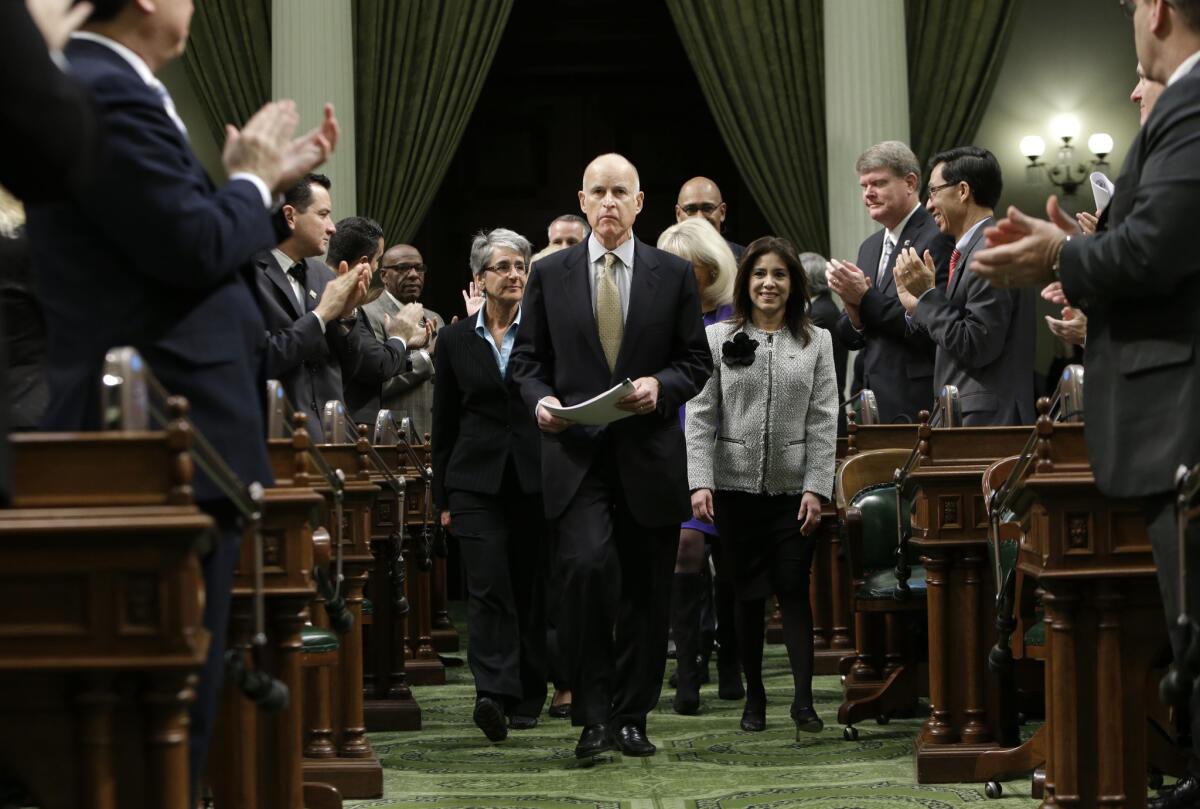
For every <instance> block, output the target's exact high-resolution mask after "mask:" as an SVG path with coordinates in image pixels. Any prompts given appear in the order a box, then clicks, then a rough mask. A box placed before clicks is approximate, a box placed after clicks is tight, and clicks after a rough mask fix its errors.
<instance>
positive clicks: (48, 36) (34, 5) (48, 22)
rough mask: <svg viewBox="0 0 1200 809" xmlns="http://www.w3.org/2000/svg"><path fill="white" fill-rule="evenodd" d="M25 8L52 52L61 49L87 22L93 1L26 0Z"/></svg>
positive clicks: (47, 47)
mask: <svg viewBox="0 0 1200 809" xmlns="http://www.w3.org/2000/svg"><path fill="white" fill-rule="evenodd" d="M25 8H26V9H28V10H29V16H30V17H32V18H33V24H34V25H36V26H37V29H38V31H40V32H41V34H42V39H44V40H46V49H47V50H49V51H50V52H51V53H57V52H58V51H61V50H62V49H63V46H64V45H66V44H67V39H68V38H69V37H70V36H71V32H73V31H74V30H75V29H76V28H78V27H79V26H81V25H83V24H84V23H85V22H87V18H88V16H90V15H91V13H92V4H91V3H79V4H77V5H75V6H72V5H71V0H25Z"/></svg>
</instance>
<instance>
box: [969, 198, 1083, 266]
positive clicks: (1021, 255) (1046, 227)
mask: <svg viewBox="0 0 1200 809" xmlns="http://www.w3.org/2000/svg"><path fill="white" fill-rule="evenodd" d="M1046 214H1047V215H1048V216H1049V217H1050V221H1049V222H1047V221H1046V220H1044V219H1035V218H1033V217H1032V216H1027V215H1026V214H1023V213H1021V211H1019V210H1017V209H1016V207H1014V206H1009V209H1008V216H1006V217H1005V218H1004V219H1001V220H1000V221H999V222H997V223H996V224H995V226H993V227H990V228H988V229H987V231H986V232H985V234H984V235H985V236H986V237H987V244H988V246H987V248H986V249H984V250H980V251H978V252H977V253H975V255H974V257H973V259H972V261H971V271H972V272H974V273H975V274H976V275H978V276H979V277H981V278H984V279H985V280H987V281H989V282H991V284H992V285H993V286H998V287H1031V286H1042V285H1044V284H1047V283H1049V282H1050V281H1051V280H1053V276H1052V273H1051V272H1050V268H1051V267H1052V266H1053V265H1054V259H1055V258H1056V257H1057V256H1058V253H1059V251H1060V250H1061V249H1062V243H1063V242H1064V241H1065V240H1066V238H1067V236H1070V235H1075V234H1077V233H1079V232H1080V231H1079V228H1078V226H1077V225H1076V224H1075V222H1074V220H1072V219H1071V218H1070V217H1069V216H1067V215H1066V214H1064V213H1063V211H1062V209H1061V208H1060V207H1059V205H1058V197H1050V198H1049V199H1048V200H1046Z"/></svg>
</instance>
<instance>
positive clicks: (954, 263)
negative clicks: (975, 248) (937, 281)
mask: <svg viewBox="0 0 1200 809" xmlns="http://www.w3.org/2000/svg"><path fill="white" fill-rule="evenodd" d="M961 258H962V253H960V252H958V248H957V247H956V248H954V252H953V253H951V254H950V277H949V278H947V279H946V289H949V288H950V282H951V281H953V280H954V271H955V270H956V269H958V262H959V260H960V259H961Z"/></svg>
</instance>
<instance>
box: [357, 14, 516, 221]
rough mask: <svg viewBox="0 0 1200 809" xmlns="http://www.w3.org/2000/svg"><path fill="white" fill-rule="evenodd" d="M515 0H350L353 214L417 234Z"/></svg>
mask: <svg viewBox="0 0 1200 809" xmlns="http://www.w3.org/2000/svg"><path fill="white" fill-rule="evenodd" d="M510 11H512V0H453V2H441V1H439V2H427V1H424V2H423V1H422V0H355V2H354V41H355V43H356V48H355V54H354V56H355V64H354V104H355V122H356V124H357V128H356V130H355V139H356V151H357V155H356V160H357V163H358V210H359V212H360V213H362V214H364V215H366V216H371V217H373V218H375V219H377V220H378V221H379V223H380V224H381V225H383V229H384V232H385V233H387V238H388V242H389V243H393V242H397V241H407V240H408V239H410V238H411V237H412V236H413V234H414V233H415V232H416V230H417V228H418V227H419V226H420V224H421V220H422V219H423V218H424V216H425V211H426V210H427V209H428V208H429V204H430V203H431V202H432V201H433V197H434V195H435V194H436V193H437V190H438V186H440V185H441V182H442V178H443V177H444V176H445V174H446V169H447V168H448V167H449V166H450V161H451V159H452V158H453V157H454V153H455V151H456V150H457V149H458V143H459V140H460V139H461V138H462V133H463V130H464V129H465V128H466V125H467V121H468V120H470V118H471V112H472V110H474V108H475V101H476V100H477V99H478V98H479V91H480V90H481V89H482V87H483V82H484V79H486V78H487V74H488V70H489V68H490V67H491V64H492V58H493V57H494V56H495V55H496V48H497V46H498V45H499V44H500V37H501V35H502V34H503V32H504V26H505V24H506V23H507V22H508V15H509V12H510Z"/></svg>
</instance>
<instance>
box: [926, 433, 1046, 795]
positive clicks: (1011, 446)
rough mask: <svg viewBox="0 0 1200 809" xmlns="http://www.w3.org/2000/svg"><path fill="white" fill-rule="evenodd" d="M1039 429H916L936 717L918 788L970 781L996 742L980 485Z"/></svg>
mask: <svg viewBox="0 0 1200 809" xmlns="http://www.w3.org/2000/svg"><path fill="white" fill-rule="evenodd" d="M1032 430H1033V428H1032V427H1030V426H1021V427H958V428H954V429H931V428H930V427H929V426H928V425H927V424H922V425H921V426H920V428H919V430H918V438H917V440H918V445H917V446H918V452H919V454H918V463H917V466H916V468H915V469H914V470H913V472H912V473H911V477H910V480H911V481H912V483H913V484H914V485H915V486H917V487H918V491H917V496H916V498H915V501H914V508H913V516H912V540H911V541H912V544H913V547H915V548H916V549H917V550H918V552H919V553H920V555H921V556H920V559H921V563H922V564H923V565H925V568H926V572H927V575H926V585H927V587H928V592H927V607H928V625H929V702H930V715H929V719H928V720H927V721H926V722H925V724H924V725H923V726H922V728H921V732H920V733H919V734H918V736H917V739H916V742H915V746H914V748H915V749H914V753H915V759H916V771H917V782H918V783H921V784H930V783H954V782H962V781H971V780H973V779H974V776H975V767H976V760H977V758H978V757H979V755H980V754H981V753H984V752H986V751H988V750H992V749H995V748H996V747H997V745H998V744H1005V745H1007V746H1013V745H1015V744H1016V740H1015V739H1000V738H998V736H999V732H1000V728H999V726H1000V717H999V715H998V702H997V699H996V694H994V693H992V692H993V691H994V678H992V677H989V676H987V673H986V667H987V654H988V651H989V650H990V649H991V647H992V643H993V641H994V639H995V629H994V627H995V595H996V594H995V590H996V588H995V583H994V581H993V576H992V575H991V572H990V570H989V569H988V567H987V559H988V555H987V538H988V515H987V510H986V508H985V506H984V502H983V495H982V488H981V481H982V477H983V473H984V471H985V470H986V469H987V467H988V466H989V465H990V464H991V463H992V462H994V461H995V460H996V459H998V458H1004V457H1008V456H1011V455H1016V454H1018V453H1019V452H1020V451H1021V448H1022V447H1023V446H1024V445H1025V443H1026V441H1027V440H1028V438H1029V436H1030V433H1031V432H1032Z"/></svg>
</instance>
